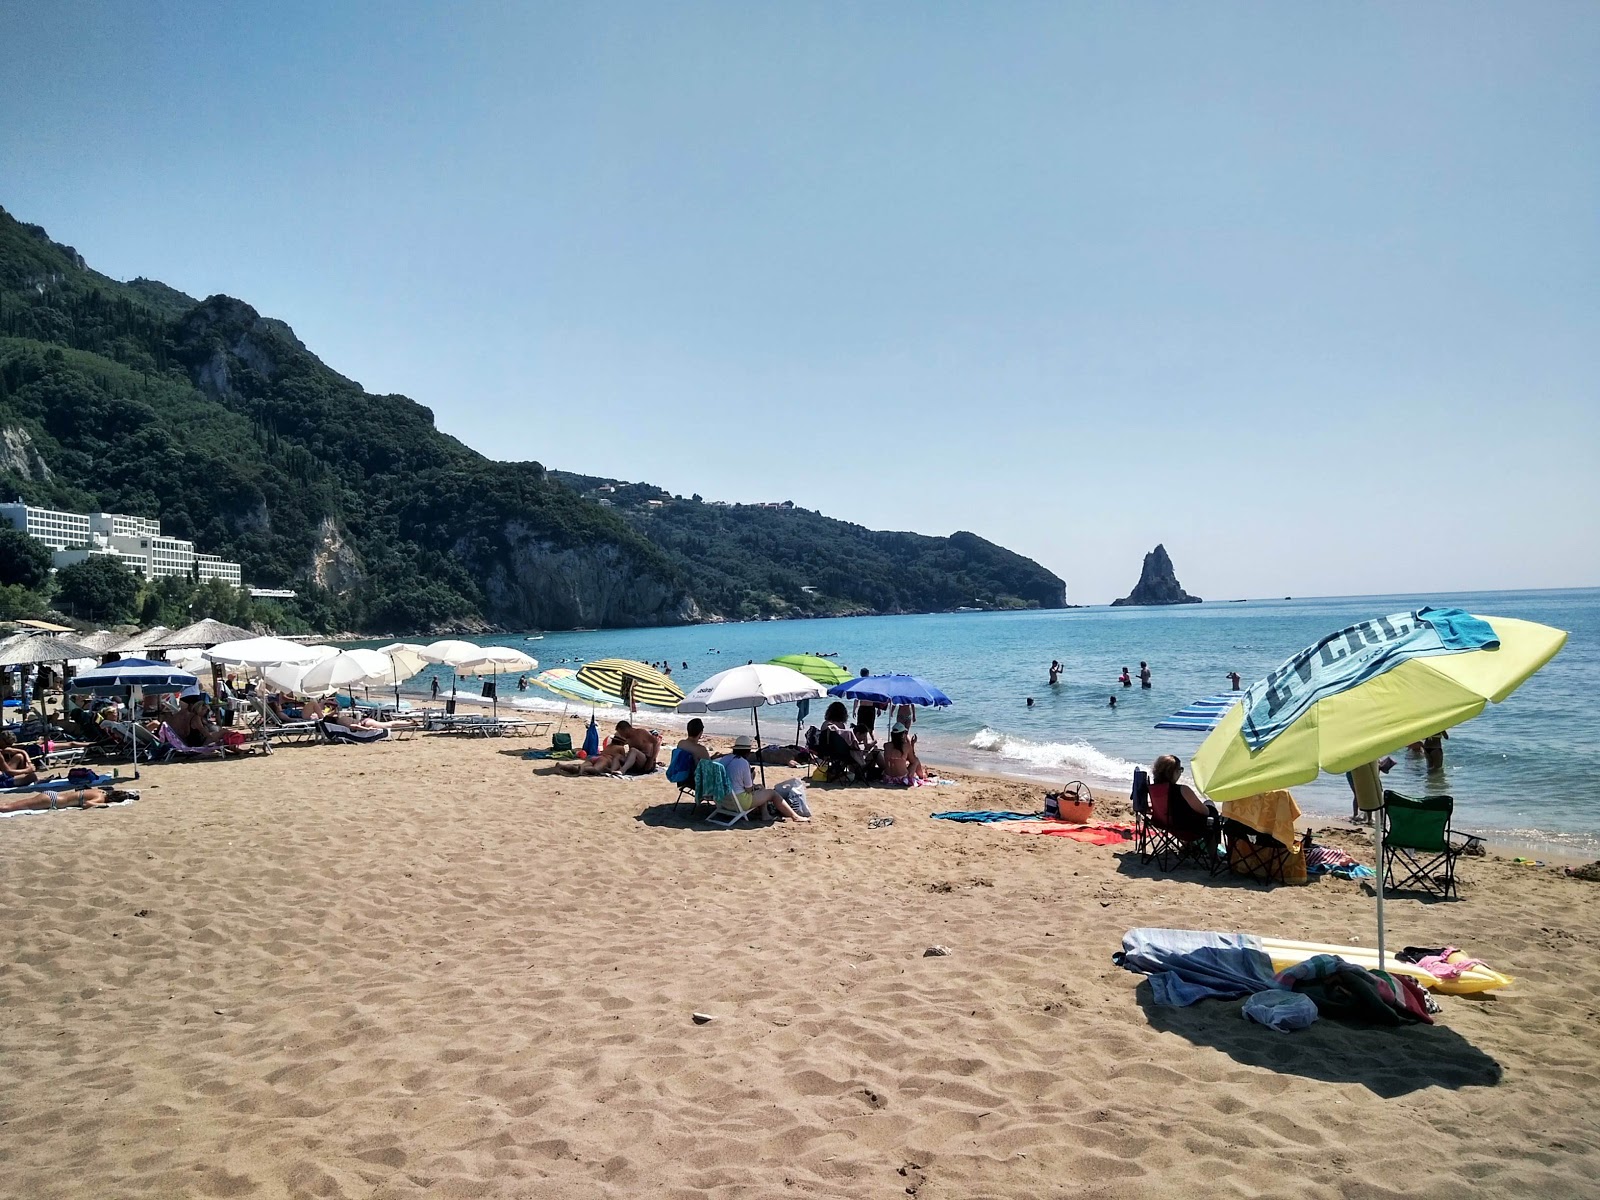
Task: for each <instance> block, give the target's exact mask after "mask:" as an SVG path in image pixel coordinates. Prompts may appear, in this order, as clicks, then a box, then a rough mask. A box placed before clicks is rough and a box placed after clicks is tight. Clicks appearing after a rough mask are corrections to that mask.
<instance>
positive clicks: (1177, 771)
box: [1150, 754, 1216, 838]
mask: <svg viewBox="0 0 1600 1200" xmlns="http://www.w3.org/2000/svg"><path fill="white" fill-rule="evenodd" d="M1182 774H1183V763H1182V761H1181V760H1180V759H1179V758H1178V756H1177V755H1176V754H1163V755H1162V756H1161V757H1160V758H1158V759H1156V761H1155V762H1154V763H1152V764H1151V766H1150V811H1151V812H1152V813H1153V814H1154V815H1155V819H1156V824H1157V825H1160V826H1161V827H1162V828H1164V829H1170V830H1171V831H1172V832H1173V833H1176V834H1178V835H1180V836H1182V837H1189V838H1197V837H1204V836H1205V834H1206V823H1207V821H1208V819H1210V818H1212V817H1214V816H1216V809H1214V808H1212V807H1211V806H1210V805H1209V804H1207V803H1206V802H1205V801H1204V800H1202V799H1201V798H1200V797H1199V796H1197V795H1196V794H1195V790H1194V789H1193V788H1192V787H1190V786H1189V785H1188V784H1186V783H1179V782H1178V776H1180V775H1182Z"/></svg>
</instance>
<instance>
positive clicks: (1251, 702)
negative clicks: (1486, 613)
mask: <svg viewBox="0 0 1600 1200" xmlns="http://www.w3.org/2000/svg"><path fill="white" fill-rule="evenodd" d="M1429 611H1430V610H1427V609H1424V610H1421V612H1422V614H1423V615H1424V621H1426V614H1427V613H1428V612H1429ZM1409 615H1412V614H1400V615H1397V616H1396V617H1385V618H1381V620H1380V621H1373V622H1363V623H1362V624H1361V625H1355V626H1351V627H1350V630H1340V631H1339V632H1338V633H1336V634H1331V635H1330V636H1329V637H1328V638H1324V639H1323V640H1322V641H1321V642H1319V643H1317V645H1316V646H1313V647H1309V648H1308V649H1307V650H1304V651H1301V653H1300V654H1298V655H1296V656H1295V657H1293V658H1291V659H1289V660H1288V661H1287V662H1286V663H1284V665H1283V666H1281V667H1279V668H1278V670H1277V671H1274V672H1273V673H1272V674H1271V675H1269V676H1267V678H1266V679H1263V680H1261V681H1260V682H1258V683H1255V684H1252V685H1251V687H1250V688H1249V690H1248V691H1246V692H1245V694H1244V698H1243V700H1242V701H1241V702H1240V703H1239V704H1238V705H1236V706H1235V707H1234V708H1233V709H1232V710H1231V711H1229V713H1228V715H1227V716H1226V717H1224V718H1223V720H1222V721H1221V723H1220V724H1218V726H1217V727H1216V729H1214V730H1212V732H1211V735H1210V736H1209V737H1207V738H1206V740H1205V741H1204V742H1202V743H1201V745H1200V749H1199V750H1197V751H1195V755H1194V759H1193V761H1192V763H1191V764H1190V766H1191V773H1192V774H1193V776H1194V781H1195V786H1196V787H1197V788H1198V789H1199V790H1200V791H1202V792H1204V793H1205V794H1206V795H1208V796H1210V797H1211V798H1212V799H1213V800H1217V801H1226V800H1237V799H1240V798H1241V797H1244V796H1253V795H1255V794H1257V793H1258V792H1265V791H1270V790H1272V789H1273V788H1286V787H1292V786H1293V785H1295V784H1300V783H1309V782H1310V781H1311V780H1313V779H1315V778H1316V777H1317V776H1318V774H1320V773H1321V772H1323V771H1327V772H1330V773H1332V774H1343V773H1344V772H1345V771H1351V770H1354V769H1355V768H1356V767H1359V766H1363V765H1364V764H1366V763H1370V762H1374V761H1375V760H1377V759H1379V758H1381V757H1382V756H1383V755H1385V754H1388V753H1390V752H1391V751H1394V750H1398V749H1399V748H1400V747H1402V746H1405V745H1407V744H1409V743H1411V742H1414V741H1418V740H1419V739H1421V738H1425V737H1430V736H1431V735H1433V734H1436V733H1439V732H1440V731H1442V730H1445V729H1449V728H1450V727H1451V726H1454V725H1459V724H1461V722H1463V721H1466V720H1470V719H1471V718H1473V717H1475V716H1477V715H1478V714H1479V713H1481V712H1482V711H1483V709H1484V706H1485V705H1487V704H1488V703H1489V702H1490V701H1494V702H1495V703H1499V702H1500V701H1502V700H1504V699H1505V698H1506V697H1507V696H1509V695H1510V694H1511V693H1512V692H1514V691H1516V690H1517V688H1518V687H1519V686H1521V684H1522V683H1523V682H1524V681H1525V680H1526V679H1527V678H1528V677H1529V676H1531V675H1532V674H1533V673H1534V672H1535V671H1537V670H1538V669H1539V668H1540V667H1542V666H1544V664H1545V663H1547V662H1549V661H1550V660H1551V659H1552V658H1554V657H1555V654H1556V652H1557V651H1558V650H1560V649H1561V647H1562V646H1563V645H1565V644H1566V640H1567V635H1566V633H1565V632H1563V631H1562V630H1559V629H1552V628H1550V626H1548V625H1538V624H1535V623H1534V622H1532V621H1519V620H1516V619H1514V618H1512V617H1482V618H1478V619H1479V620H1481V621H1482V622H1484V623H1485V624H1486V625H1487V626H1488V627H1489V629H1491V630H1492V631H1493V636H1494V640H1495V641H1496V642H1497V644H1496V645H1494V646H1493V647H1486V648H1482V649H1463V650H1456V651H1448V650H1446V651H1440V652H1436V653H1432V654H1427V655H1424V656H1420V657H1402V658H1401V659H1400V660H1399V661H1396V662H1394V663H1393V665H1391V666H1389V667H1388V668H1387V669H1385V670H1382V671H1381V672H1379V673H1377V674H1373V675H1371V676H1369V677H1367V678H1364V679H1359V678H1358V679H1356V680H1354V682H1352V683H1351V684H1350V686H1348V687H1345V688H1343V689H1341V690H1335V691H1331V692H1330V693H1328V694H1324V695H1321V696H1320V698H1317V699H1314V700H1313V701H1312V702H1311V703H1310V704H1309V705H1308V706H1307V707H1305V708H1304V710H1303V711H1302V712H1300V714H1299V715H1298V716H1297V717H1296V718H1295V719H1294V720H1293V721H1292V723H1290V724H1288V725H1287V727H1285V728H1284V729H1283V730H1282V732H1281V733H1279V734H1277V736H1275V737H1273V738H1271V740H1270V741H1267V742H1266V743H1265V744H1264V745H1259V746H1257V747H1255V748H1252V746H1251V744H1250V740H1249V738H1248V737H1247V732H1248V731H1246V730H1245V728H1244V726H1245V723H1246V721H1247V720H1248V719H1249V717H1250V714H1251V711H1252V708H1253V706H1255V705H1257V703H1258V702H1259V704H1260V705H1262V706H1266V705H1268V704H1270V703H1271V700H1272V699H1273V697H1274V695H1276V694H1281V693H1283V692H1286V691H1287V692H1293V691H1294V690H1296V689H1300V690H1302V691H1303V690H1304V688H1305V686H1307V684H1308V683H1309V684H1310V685H1312V686H1314V685H1315V684H1316V683H1317V682H1318V679H1317V676H1318V674H1319V673H1320V672H1322V671H1323V669H1324V668H1325V667H1327V666H1330V665H1331V666H1333V667H1335V668H1338V667H1341V666H1343V665H1345V664H1348V663H1352V662H1354V661H1355V660H1358V659H1359V657H1360V656H1361V655H1362V654H1363V653H1368V654H1370V653H1372V652H1378V653H1382V651H1383V649H1384V648H1385V643H1386V642H1393V641H1395V640H1399V639H1387V638H1386V639H1385V640H1384V641H1380V642H1377V643H1374V642H1372V640H1371V638H1372V636H1373V635H1374V634H1376V635H1377V636H1379V637H1380V638H1382V637H1383V636H1384V635H1383V629H1384V624H1383V623H1387V627H1388V628H1389V629H1391V630H1395V629H1399V628H1401V622H1400V617H1401V616H1409ZM1462 615H1465V614H1462ZM1354 642H1360V647H1359V649H1352V644H1353V643H1354ZM1324 660H1330V661H1327V662H1325V661H1324ZM1308 674H1309V675H1310V676H1311V679H1310V680H1306V679H1303V678H1302V676H1305V675H1308ZM1275 688H1276V689H1277V691H1276V692H1275V690H1274V689H1275Z"/></svg>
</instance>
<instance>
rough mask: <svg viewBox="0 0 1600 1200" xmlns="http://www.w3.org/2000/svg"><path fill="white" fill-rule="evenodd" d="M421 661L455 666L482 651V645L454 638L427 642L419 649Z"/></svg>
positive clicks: (469, 659)
mask: <svg viewBox="0 0 1600 1200" xmlns="http://www.w3.org/2000/svg"><path fill="white" fill-rule="evenodd" d="M418 653H419V654H421V656H422V658H423V661H425V662H431V663H438V664H439V665H440V666H444V667H456V666H459V665H460V664H461V663H467V662H471V661H473V659H475V658H477V657H478V656H479V655H480V654H482V653H483V647H482V646H478V645H474V644H473V643H472V642H463V641H458V640H456V639H454V638H445V639H444V640H443V641H439V642H429V643H428V644H427V645H426V646H424V647H423V648H422V649H421V650H420V651H418Z"/></svg>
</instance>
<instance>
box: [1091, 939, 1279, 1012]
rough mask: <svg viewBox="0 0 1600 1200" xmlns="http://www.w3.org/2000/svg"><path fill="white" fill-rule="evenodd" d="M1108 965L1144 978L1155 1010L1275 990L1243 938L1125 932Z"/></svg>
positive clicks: (1263, 959)
mask: <svg viewBox="0 0 1600 1200" xmlns="http://www.w3.org/2000/svg"><path fill="white" fill-rule="evenodd" d="M1111 961H1112V962H1114V963H1116V964H1117V965H1118V966H1120V967H1126V968H1127V969H1128V970H1130V971H1138V972H1141V973H1143V974H1145V975H1148V976H1149V977H1150V991H1151V992H1152V993H1153V994H1154V996H1155V1000H1156V1003H1157V1004H1165V1005H1167V1006H1169V1007H1172V1008H1187V1007H1188V1006H1189V1005H1191V1004H1193V1003H1195V1002H1196V1001H1198V1000H1205V999H1207V998H1208V997H1212V996H1215V997H1217V998H1218V999H1222V1000H1234V999H1237V998H1238V997H1240V996H1253V995H1255V993H1257V992H1265V991H1268V990H1269V989H1271V988H1273V987H1274V986H1276V981H1275V977H1274V975H1273V971H1272V959H1271V958H1269V957H1268V956H1267V954H1266V952H1265V951H1264V950H1262V949H1261V941H1260V939H1259V938H1255V937H1252V936H1251V935H1250V934H1248V933H1206V932H1203V931H1201V930H1198V929H1130V930H1128V932H1127V933H1125V934H1123V935H1122V949H1121V950H1119V951H1118V952H1117V953H1116V954H1113V955H1112V956H1111Z"/></svg>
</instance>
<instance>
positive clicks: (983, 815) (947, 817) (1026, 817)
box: [928, 809, 1043, 824]
mask: <svg viewBox="0 0 1600 1200" xmlns="http://www.w3.org/2000/svg"><path fill="white" fill-rule="evenodd" d="M928 815H929V816H930V817H932V818H933V819H934V820H935V821H965V822H967V823H969V824H978V823H983V822H988V821H1039V820H1042V819H1043V818H1042V817H1040V815H1039V814H1038V813H1019V812H988V811H985V810H983V809H972V810H970V811H969V810H967V809H958V810H956V811H955V812H938V813H929V814H928Z"/></svg>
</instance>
